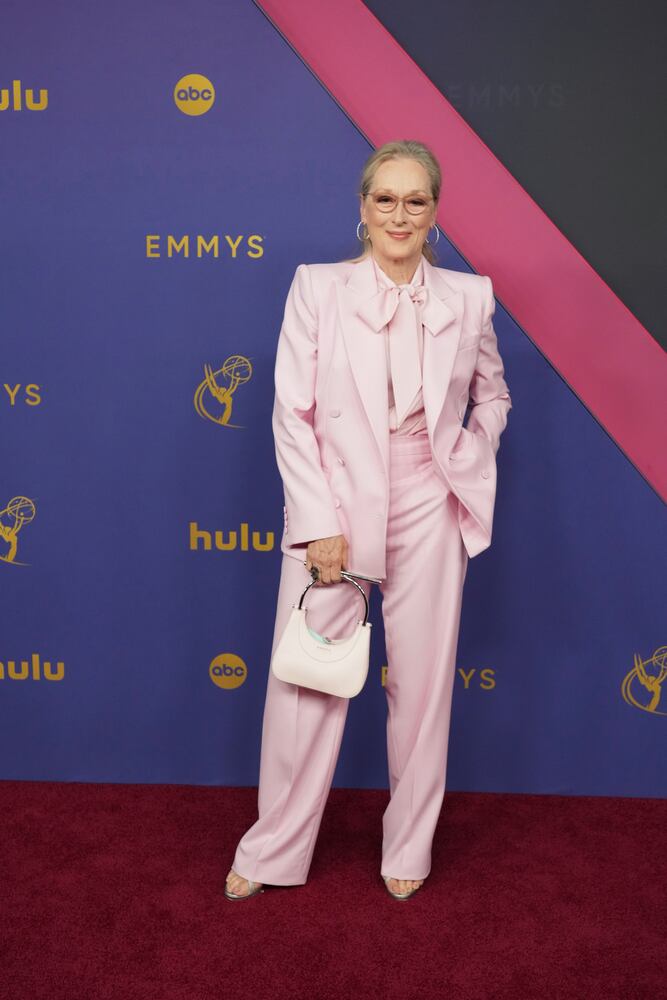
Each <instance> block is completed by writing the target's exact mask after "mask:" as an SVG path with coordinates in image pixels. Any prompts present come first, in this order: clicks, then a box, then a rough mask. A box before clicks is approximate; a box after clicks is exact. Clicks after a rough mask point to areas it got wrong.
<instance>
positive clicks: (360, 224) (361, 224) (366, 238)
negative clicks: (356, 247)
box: [357, 219, 370, 243]
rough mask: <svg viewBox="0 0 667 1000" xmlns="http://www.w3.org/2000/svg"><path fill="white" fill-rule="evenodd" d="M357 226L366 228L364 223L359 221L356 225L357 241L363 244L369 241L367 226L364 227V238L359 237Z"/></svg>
mask: <svg viewBox="0 0 667 1000" xmlns="http://www.w3.org/2000/svg"><path fill="white" fill-rule="evenodd" d="M359 226H366V223H365V222H362V221H361V219H360V220H359V222H358V223H357V239H358V240H359V242H360V243H364V242H365V241H366V240H368V239H370V237H369V235H368V226H366V235H365V236H360V235H359Z"/></svg>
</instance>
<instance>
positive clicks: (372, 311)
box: [357, 285, 454, 334]
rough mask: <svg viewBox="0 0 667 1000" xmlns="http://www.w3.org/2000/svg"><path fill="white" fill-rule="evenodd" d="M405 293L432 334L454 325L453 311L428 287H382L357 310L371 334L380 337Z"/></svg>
mask: <svg viewBox="0 0 667 1000" xmlns="http://www.w3.org/2000/svg"><path fill="white" fill-rule="evenodd" d="M403 289H405V291H406V292H407V294H408V295H409V297H410V300H411V301H412V302H414V303H415V304H416V306H417V307H418V309H419V310H420V311H421V322H422V323H423V324H424V326H425V327H426V328H427V329H429V330H430V331H431V333H433V334H436V333H439V332H440V330H442V329H443V328H444V327H445V326H447V325H448V324H449V323H451V321H452V319H453V318H454V317H453V313H452V310H451V309H450V308H449V306H447V305H445V303H444V302H443V301H442V300H441V299H439V298H438V296H437V295H434V294H433V293H432V292H431V291H430V289H428V288H427V287H426V286H425V285H390V286H388V287H387V286H382V287H381V288H380V290H379V291H378V292H377V294H375V295H372V296H371V297H370V298H369V299H366V300H365V301H363V302H361V303H360V304H359V306H358V307H357V313H358V315H359V316H361V317H362V319H364V320H365V321H366V323H368V325H369V326H370V327H371V329H372V330H375V332H376V333H379V332H380V330H383V329H384V328H385V326H387V324H388V323H389V322H390V320H391V319H392V318H393V316H394V313H395V312H396V310H397V308H398V304H399V297H400V293H401V290H403ZM402 297H403V298H405V297H406V296H405V295H404V296H402Z"/></svg>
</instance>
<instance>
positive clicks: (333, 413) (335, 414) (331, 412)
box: [329, 410, 340, 417]
mask: <svg viewBox="0 0 667 1000" xmlns="http://www.w3.org/2000/svg"><path fill="white" fill-rule="evenodd" d="M329 416H330V417H339V416H340V410H329Z"/></svg>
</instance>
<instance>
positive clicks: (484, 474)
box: [482, 469, 489, 479]
mask: <svg viewBox="0 0 667 1000" xmlns="http://www.w3.org/2000/svg"><path fill="white" fill-rule="evenodd" d="M488 478H489V474H488V472H487V471H486V469H484V470H483V471H482V479H488Z"/></svg>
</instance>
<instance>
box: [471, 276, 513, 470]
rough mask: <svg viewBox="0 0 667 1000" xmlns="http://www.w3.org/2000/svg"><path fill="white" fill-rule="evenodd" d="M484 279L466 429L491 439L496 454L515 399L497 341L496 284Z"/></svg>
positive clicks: (487, 278)
mask: <svg viewBox="0 0 667 1000" xmlns="http://www.w3.org/2000/svg"><path fill="white" fill-rule="evenodd" d="M483 280H484V285H485V288H484V304H483V313H482V336H481V339H480V345H479V354H478V356H477V365H476V368H475V372H474V374H473V377H472V379H471V381H470V389H469V393H470V399H471V401H472V409H471V412H470V416H469V417H468V423H467V425H466V427H467V429H468V430H469V431H472V432H473V433H476V434H481V435H483V436H484V437H485V438H488V440H489V441H490V442H491V444H492V446H493V451H494V454H495V453H497V451H498V447H499V445H500V435H501V434H502V432H503V431H504V430H505V427H506V426H507V415H508V413H509V411H510V409H511V408H512V399H511V397H510V394H509V389H508V387H507V383H506V382H505V378H504V375H505V371H504V367H503V362H502V358H501V357H500V354H499V353H498V340H497V338H496V333H495V330H494V329H493V314H494V312H495V309H496V300H495V297H494V294H493V284H492V282H491V278H489V277H488V276H487V275H484V276H483Z"/></svg>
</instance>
